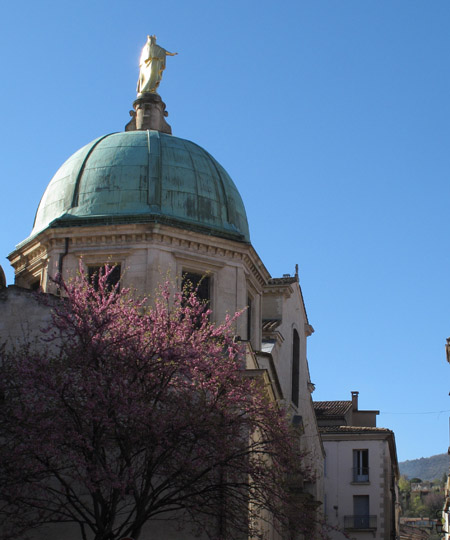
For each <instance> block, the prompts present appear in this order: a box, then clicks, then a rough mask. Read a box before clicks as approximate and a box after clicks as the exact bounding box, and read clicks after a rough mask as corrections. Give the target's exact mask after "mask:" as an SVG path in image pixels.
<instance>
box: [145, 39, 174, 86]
mask: <svg viewBox="0 0 450 540" xmlns="http://www.w3.org/2000/svg"><path fill="white" fill-rule="evenodd" d="M176 54H178V53H170V52H169V51H166V49H164V48H163V47H160V46H159V45H156V36H147V43H146V44H145V45H144V48H143V49H142V53H141V58H140V60H139V80H138V84H137V92H138V95H139V94H147V93H149V94H157V92H156V89H157V88H158V86H159V83H160V82H161V78H162V72H163V71H164V69H165V68H166V56H175V55H176Z"/></svg>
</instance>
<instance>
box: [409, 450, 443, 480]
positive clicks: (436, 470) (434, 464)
mask: <svg viewBox="0 0 450 540" xmlns="http://www.w3.org/2000/svg"><path fill="white" fill-rule="evenodd" d="M449 459H450V458H449V456H448V454H438V455H436V456H431V457H428V458H420V459H411V460H407V461H402V462H401V463H399V464H398V465H399V467H400V474H403V475H405V476H407V477H408V478H410V479H411V478H420V479H421V480H429V481H431V480H436V479H439V480H440V479H441V478H442V476H443V475H444V474H448V471H449Z"/></svg>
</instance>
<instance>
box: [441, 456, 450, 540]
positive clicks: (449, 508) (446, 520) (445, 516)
mask: <svg viewBox="0 0 450 540" xmlns="http://www.w3.org/2000/svg"><path fill="white" fill-rule="evenodd" d="M448 452H449V454H450V448H449V449H448ZM444 493H445V499H444V508H443V509H442V523H443V531H442V532H443V535H444V536H443V538H444V540H450V475H449V476H447V483H446V484H445V492H444Z"/></svg>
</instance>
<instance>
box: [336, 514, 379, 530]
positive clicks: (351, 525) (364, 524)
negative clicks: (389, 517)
mask: <svg viewBox="0 0 450 540" xmlns="http://www.w3.org/2000/svg"><path fill="white" fill-rule="evenodd" d="M376 528H377V516H344V529H347V530H349V529H351V530H366V531H367V530H375V529H376Z"/></svg>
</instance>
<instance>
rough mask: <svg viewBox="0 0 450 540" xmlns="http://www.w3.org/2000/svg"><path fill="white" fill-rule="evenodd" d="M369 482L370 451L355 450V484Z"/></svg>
mask: <svg viewBox="0 0 450 540" xmlns="http://www.w3.org/2000/svg"><path fill="white" fill-rule="evenodd" d="M368 481H369V450H353V482H356V483H360V482H368Z"/></svg>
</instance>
